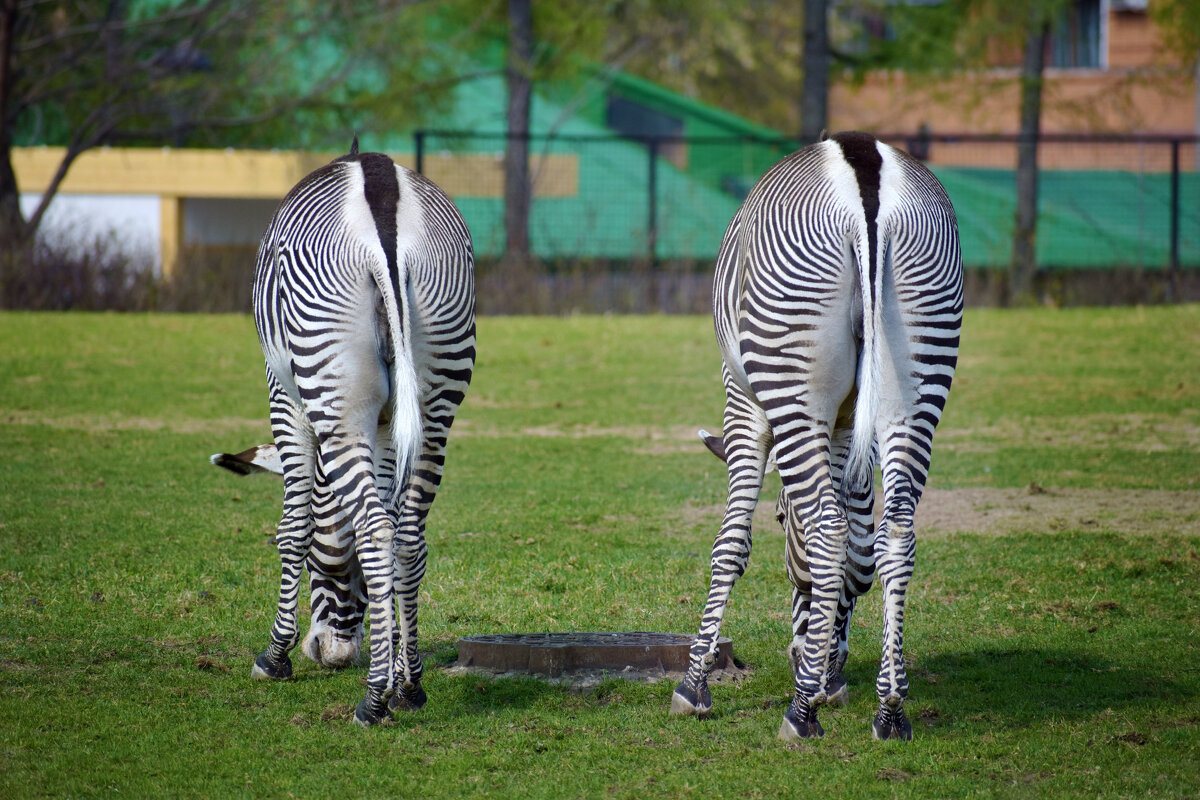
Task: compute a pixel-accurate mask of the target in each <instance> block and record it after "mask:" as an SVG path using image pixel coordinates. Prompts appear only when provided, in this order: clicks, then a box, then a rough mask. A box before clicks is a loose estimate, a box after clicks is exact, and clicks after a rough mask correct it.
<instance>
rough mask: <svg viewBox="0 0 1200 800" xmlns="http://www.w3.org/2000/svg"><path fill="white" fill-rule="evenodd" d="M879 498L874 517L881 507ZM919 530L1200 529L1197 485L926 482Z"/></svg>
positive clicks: (700, 510) (760, 516) (768, 503)
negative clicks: (1185, 488) (1178, 488)
mask: <svg viewBox="0 0 1200 800" xmlns="http://www.w3.org/2000/svg"><path fill="white" fill-rule="evenodd" d="M881 502H882V501H881V499H880V498H878V497H877V498H876V507H875V518H876V520H878V519H879V516H880V514H881V513H882V507H881ZM723 513H724V506H720V505H713V506H687V507H685V508H684V509H682V511H681V514H682V516H683V517H684V518H685V519H686V520H687V521H688V522H689V523H696V522H700V521H701V520H705V521H711V524H712V525H713V526H716V525H718V524H720V520H721V515H722V514H723ZM754 525H755V528H757V529H758V530H765V529H767V528H765V527H764V526H768V525H769V526H775V525H776V522H775V499H774V497H771V498H768V497H763V498H762V500H760V501H759V504H758V508H757V509H755V512H754ZM916 527H917V536H918V537H921V538H931V537H936V536H946V535H948V534H952V533H982V534H988V535H996V536H1004V535H1008V534H1014V533H1054V532H1056V531H1062V530H1084V531H1089V530H1090V531H1115V532H1119V533H1127V534H1134V535H1141V536H1146V535H1157V534H1163V533H1181V534H1185V535H1189V536H1200V492H1174V491H1157V490H1152V489H1126V490H1119V489H1070V488H1061V487H1056V488H1042V487H1040V486H1029V487H1026V488H1024V489H930V490H928V491H926V492H925V496H924V498H922V500H921V504H920V506H918V507H917V519H916Z"/></svg>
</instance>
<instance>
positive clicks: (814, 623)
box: [777, 437, 850, 739]
mask: <svg viewBox="0 0 1200 800" xmlns="http://www.w3.org/2000/svg"><path fill="white" fill-rule="evenodd" d="M817 438H819V437H817ZM777 458H778V459H779V466H780V473H781V474H782V475H784V476H785V486H786V487H787V491H788V494H789V500H790V504H791V505H792V506H793V507H794V508H796V509H797V512H796V513H797V514H798V516H799V518H800V520H801V521H802V522H803V523H804V524H803V525H802V527H801V528H800V530H802V531H803V534H802V535H801V534H800V532H799V531H797V530H796V529H795V528H792V529H789V530H787V531H786V551H787V560H788V573H789V575H793V576H800V575H807V577H808V581H807V586H797V587H796V589H797V591H798V592H803V591H804V589H808V592H809V598H810V599H809V608H808V618H807V621H806V622H805V623H804V625H803V631H802V632H803V636H802V637H797V638H796V639H794V640H793V645H792V646H793V648H796V647H797V646H799V653H795V651H794V649H793V654H792V658H793V664H794V665H795V667H796V669H795V693H794V696H793V698H792V703H791V705H790V706H788V709H787V711H786V712H785V713H784V718H783V723H782V725H781V726H780V729H779V736H780V738H781V739H793V738H807V737H810V736H822V735H824V733H825V731H824V729H823V728H822V727H821V724H820V723H819V722H818V721H817V708H818V707H819V706H820V705H822V704H824V703H827V702H829V697H830V693H831V687H830V684H829V679H830V670H829V664H830V662H831V660H833V659H835V658H836V657H837V653H838V650H837V646H836V642H837V635H836V624H837V615H838V604H839V601H840V600H841V598H842V596H843V591H844V586H843V576H844V564H845V560H846V547H847V543H848V540H849V535H850V531H849V523H848V522H847V520H846V514H845V512H844V511H843V510H842V509H841V506H840V505H839V504H838V502H837V499H836V497H834V495H833V493H832V490H831V489H830V488H829V487H828V486H826V491H823V492H820V493H819V494H817V495H816V496H815V497H808V498H805V499H801V500H799V501H796V500H794V499H791V497H793V496H794V495H799V496H801V497H803V495H802V494H801V493H800V492H799V491H797V490H799V489H802V488H803V487H802V486H797V485H795V484H793V485H791V486H788V485H787V481H788V480H789V476H790V475H792V474H793V472H792V471H793V469H794V466H795V465H794V462H793V460H792V454H789V453H787V452H786V451H785V448H783V447H782V446H781V447H780V448H779V450H778V451H777ZM811 458H812V457H811V456H808V457H807V458H805V460H809V459H811ZM785 470H786V472H785ZM826 476H827V473H826ZM826 483H827V481H826ZM801 553H803V554H804V555H801ZM840 688H843V687H834V689H833V691H834V692H836V691H837V690H838V689H840Z"/></svg>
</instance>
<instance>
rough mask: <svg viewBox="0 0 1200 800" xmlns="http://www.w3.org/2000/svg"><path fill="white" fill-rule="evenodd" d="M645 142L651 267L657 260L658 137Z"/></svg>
mask: <svg viewBox="0 0 1200 800" xmlns="http://www.w3.org/2000/svg"><path fill="white" fill-rule="evenodd" d="M646 144H647V145H648V146H647V150H648V151H649V152H650V165H649V169H650V171H649V175H648V180H647V184H648V187H647V191H648V192H649V197H648V198H647V199H648V200H649V202H648V203H647V212H646V213H647V219H646V236H647V239H648V242H647V245H648V249H649V251H650V252H649V255H650V265H651V266H652V267H653V266H654V265H655V263H656V262H657V261H658V137H656V136H654V137H651V138H650V139H648V140H647V142H646Z"/></svg>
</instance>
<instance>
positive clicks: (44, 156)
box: [13, 147, 579, 199]
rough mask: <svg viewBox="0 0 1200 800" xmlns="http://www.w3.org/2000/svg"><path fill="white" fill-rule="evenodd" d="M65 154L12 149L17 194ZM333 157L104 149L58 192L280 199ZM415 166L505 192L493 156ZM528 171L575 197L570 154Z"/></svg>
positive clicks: (544, 191)
mask: <svg viewBox="0 0 1200 800" xmlns="http://www.w3.org/2000/svg"><path fill="white" fill-rule="evenodd" d="M64 154H65V151H64V149H63V148H61V147H18V148H16V149H15V150H14V151H13V167H14V168H15V169H16V172H17V181H18V184H19V185H20V187H21V191H22V192H36V193H40V192H42V191H45V188H46V186H47V185H48V184H49V182H50V180H51V178H52V177H53V175H54V172H55V170H56V169H58V165H59V164H61V163H62V158H63V155H64ZM337 156H338V154H337V153H304V152H295V151H277V150H270V151H266V150H263V151H260V150H176V149H173V148H162V149H151V148H118V147H105V148H101V149H97V150H89V151H88V152H86V153H84V154H83V155H81V156H80V157H79V158H78V159H77V160H76V161H75V163H74V164H73V165H72V166H71V169H70V171H69V172H68V173H67V177H66V180H65V181H64V182H63V185H62V187H61V188H60V190H59V191H61V192H65V193H68V194H157V195H172V196H175V197H233V198H278V199H282V198H283V196H284V195H285V194H287V193H288V191H289V190H290V189H291V188H292V187H293V186H295V185H296V184H297V183H299V182H300V179H301V178H303V177H304V176H305V175H307V174H308V173H310V172H312V171H313V170H314V169H316V168H317V167H320V166H322V165H323V164H327V163H329V162H330V161H332V160H333V159H334V158H337ZM392 158H393V160H395V161H396V163H398V164H401V165H402V166H405V167H408V168H409V169H412V168H414V167H415V162H414V160H413V157H412V156H411V155H398V156H393V157H392ZM422 168H423V170H424V172H425V174H426V175H427V176H428V177H429V178H430V179H431V180H432V181H433V182H434V183H436V184H438V185H439V186H440V187H442V189H443V191H445V192H446V193H447V194H448V195H450V196H451V197H500V196H501V195H502V194H503V192H504V163H503V161H502V159H501V157H500V156H499V154H497V155H491V154H486V153H484V154H480V153H464V154H436V155H428V156H426V157H425V160H424V164H423V165H422ZM530 170H531V172H533V174H535V175H537V176H538V179H537V182H536V184H535V186H534V195H535V196H538V197H570V196H573V195H575V194H577V193H578V191H579V161H578V158H577V157H576V156H575V155H572V154H549V155H544V156H534V157H532V158H531V159H530Z"/></svg>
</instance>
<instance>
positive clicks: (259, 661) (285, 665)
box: [250, 650, 292, 681]
mask: <svg viewBox="0 0 1200 800" xmlns="http://www.w3.org/2000/svg"><path fill="white" fill-rule="evenodd" d="M270 652H271V651H270V650H264V651H262V652H261V653H259V654H258V658H256V659H254V666H253V667H251V669H250V676H251V677H252V678H255V679H256V680H260V681H266V680H272V681H286V680H287V679H288V678H290V677H292V660H291V659H290V658H288V657H287V656H284V657H283V658H282V660H280V661H279V662H278V663H276V662H274V661H272V660H271V659H270V657H269V656H268V655H267V654H268V653H270Z"/></svg>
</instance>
